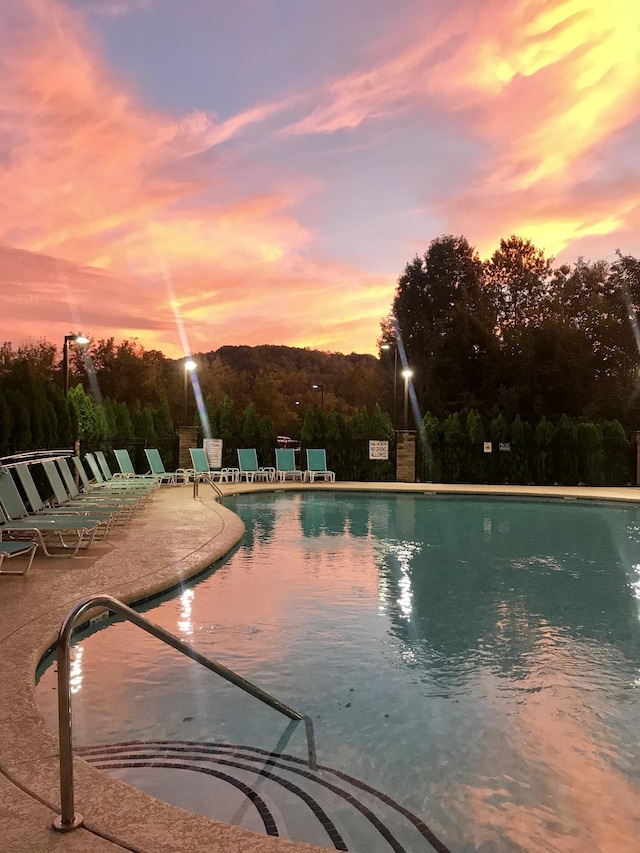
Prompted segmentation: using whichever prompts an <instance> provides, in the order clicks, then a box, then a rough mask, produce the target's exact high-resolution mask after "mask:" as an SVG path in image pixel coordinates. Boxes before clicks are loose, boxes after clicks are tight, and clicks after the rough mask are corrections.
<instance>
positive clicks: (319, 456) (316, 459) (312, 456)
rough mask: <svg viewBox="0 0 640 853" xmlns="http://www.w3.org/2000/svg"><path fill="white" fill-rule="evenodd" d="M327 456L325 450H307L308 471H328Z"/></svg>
mask: <svg viewBox="0 0 640 853" xmlns="http://www.w3.org/2000/svg"><path fill="white" fill-rule="evenodd" d="M326 470H327V454H326V453H325V451H324V448H316V449H313V450H307V471H326Z"/></svg>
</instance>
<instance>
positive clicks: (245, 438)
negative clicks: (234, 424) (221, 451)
mask: <svg viewBox="0 0 640 853" xmlns="http://www.w3.org/2000/svg"><path fill="white" fill-rule="evenodd" d="M240 438H241V441H242V446H243V447H257V446H258V444H259V443H260V427H259V425H258V414H257V412H256V407H255V406H254V404H253V403H249V405H248V406H247V408H246V409H245V410H244V414H243V416H242V427H241V429H240Z"/></svg>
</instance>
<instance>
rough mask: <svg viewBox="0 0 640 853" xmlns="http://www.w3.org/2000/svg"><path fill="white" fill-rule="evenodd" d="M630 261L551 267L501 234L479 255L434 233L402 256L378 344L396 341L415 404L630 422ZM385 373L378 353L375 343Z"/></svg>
mask: <svg viewBox="0 0 640 853" xmlns="http://www.w3.org/2000/svg"><path fill="white" fill-rule="evenodd" d="M639 305H640V261H638V260H637V259H636V258H633V257H632V256H625V255H621V254H618V256H617V259H616V261H615V262H614V263H607V262H605V261H595V262H589V261H586V260H585V259H583V258H579V259H578V260H577V261H576V262H575V263H574V264H572V265H569V264H564V265H562V266H559V267H557V268H553V260H552V259H549V258H545V256H544V253H543V252H542V251H541V250H539V249H537V248H536V247H535V246H534V245H533V244H532V243H531V242H530V241H529V240H526V239H523V238H521V237H518V236H515V235H512V236H511V237H509V238H508V239H503V240H501V242H500V246H499V248H498V249H497V250H496V251H495V252H494V253H493V255H492V256H491V257H490V258H489V259H488V260H487V261H484V262H483V261H481V259H480V258H479V256H478V253H477V251H476V250H475V249H474V247H473V246H471V245H470V244H469V242H468V240H467V239H466V238H465V237H462V236H461V237H456V236H453V235H445V236H442V237H439V238H437V239H435V240H433V241H432V242H431V244H430V245H429V247H428V248H427V250H426V251H425V253H424V254H423V255H422V256H417V257H415V258H414V259H413V260H412V261H410V262H409V263H408V264H407V265H406V267H405V269H404V271H403V273H402V275H401V276H400V278H399V279H398V285H397V289H396V293H395V297H394V300H393V303H392V306H391V314H390V316H389V317H388V318H386V319H385V320H383V322H382V335H381V338H380V344H391V345H395V344H398V345H401V347H403V348H404V352H405V353H406V360H407V363H408V364H409V366H410V367H411V368H412V369H413V378H412V382H413V385H414V389H415V392H416V397H417V401H418V405H419V408H420V411H421V412H423V413H424V412H427V411H429V412H431V413H433V414H434V415H435V416H437V417H439V418H443V417H446V416H448V415H450V414H453V413H455V412H469V411H471V410H477V411H479V412H481V413H482V414H483V415H485V416H488V417H493V416H496V415H497V414H499V413H504V414H505V415H506V416H507V417H510V418H513V417H514V416H515V415H516V414H519V415H520V416H522V417H524V418H527V419H529V420H531V421H537V420H539V418H540V417H542V415H545V416H546V417H547V418H550V419H552V420H554V421H557V420H558V419H559V418H560V417H561V415H562V414H566V415H568V416H570V417H578V418H580V417H583V418H589V419H593V420H612V419H617V420H619V421H620V422H621V423H622V424H623V425H624V426H625V428H626V429H631V428H637V427H638V426H639V425H640V395H639V393H638V392H639V389H640V386H639V375H640V374H639V370H640V351H639V347H640V334H639V333H638V323H637V313H638V308H639ZM380 355H381V358H382V359H383V360H384V361H385V363H386V365H387V370H388V372H389V371H391V370H392V369H393V358H394V356H393V355H392V353H391V351H390V350H384V349H381V352H380Z"/></svg>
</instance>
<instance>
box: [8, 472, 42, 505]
mask: <svg viewBox="0 0 640 853" xmlns="http://www.w3.org/2000/svg"><path fill="white" fill-rule="evenodd" d="M14 470H15V472H16V474H17V475H18V479H19V480H20V485H21V486H22V490H23V492H24V493H25V495H26V496H27V500H28V501H29V506H30V507H31V512H42V510H43V509H44V508H45V506H44V503H43V501H42V498H41V497H40V492H39V491H38V487H37V486H36V484H35V481H34V479H33V474H32V473H31V468H30V467H29V465H28V464H27V463H26V462H21V463H20V464H19V465H16V466H15V468H14Z"/></svg>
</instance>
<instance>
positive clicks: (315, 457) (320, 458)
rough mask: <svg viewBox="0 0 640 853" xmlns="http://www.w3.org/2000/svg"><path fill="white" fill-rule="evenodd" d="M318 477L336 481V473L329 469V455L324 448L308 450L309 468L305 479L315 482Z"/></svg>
mask: <svg viewBox="0 0 640 853" xmlns="http://www.w3.org/2000/svg"><path fill="white" fill-rule="evenodd" d="M316 479H323V480H325V481H328V482H330V483H335V480H336V475H335V474H334V472H333V471H329V470H328V469H327V455H326V453H325V451H324V448H314V449H313V450H307V470H306V471H305V480H308V481H309V482H310V483H313V482H314V481H315V480H316Z"/></svg>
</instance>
